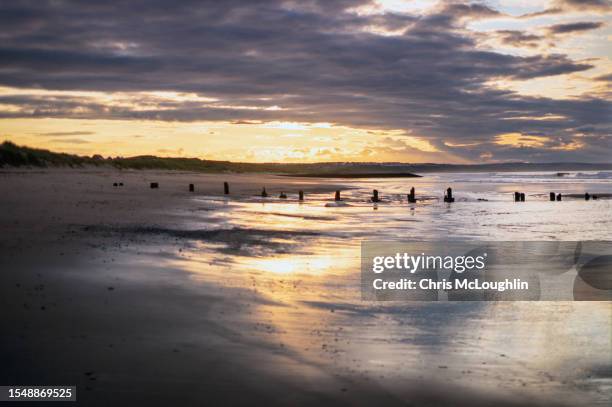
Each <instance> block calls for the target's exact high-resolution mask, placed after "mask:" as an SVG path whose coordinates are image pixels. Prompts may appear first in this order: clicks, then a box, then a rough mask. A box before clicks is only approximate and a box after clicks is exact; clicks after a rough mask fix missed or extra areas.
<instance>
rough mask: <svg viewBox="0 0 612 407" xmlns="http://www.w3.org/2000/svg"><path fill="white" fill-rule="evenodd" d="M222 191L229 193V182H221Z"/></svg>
mask: <svg viewBox="0 0 612 407" xmlns="http://www.w3.org/2000/svg"><path fill="white" fill-rule="evenodd" d="M223 193H224V194H225V195H229V184H228V183H227V182H224V183H223Z"/></svg>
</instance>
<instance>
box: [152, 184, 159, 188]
mask: <svg viewBox="0 0 612 407" xmlns="http://www.w3.org/2000/svg"><path fill="white" fill-rule="evenodd" d="M156 188H159V184H158V183H157V182H151V189H156Z"/></svg>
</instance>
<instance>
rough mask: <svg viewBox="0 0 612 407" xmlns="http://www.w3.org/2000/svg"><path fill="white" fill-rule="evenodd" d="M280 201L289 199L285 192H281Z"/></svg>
mask: <svg viewBox="0 0 612 407" xmlns="http://www.w3.org/2000/svg"><path fill="white" fill-rule="evenodd" d="M278 197H279V198H280V199H287V195H285V193H284V192H282V191H281V193H280V195H279V196H278Z"/></svg>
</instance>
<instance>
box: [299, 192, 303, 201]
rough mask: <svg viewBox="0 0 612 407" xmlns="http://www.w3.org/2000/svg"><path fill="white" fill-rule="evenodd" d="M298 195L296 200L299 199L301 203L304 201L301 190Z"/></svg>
mask: <svg viewBox="0 0 612 407" xmlns="http://www.w3.org/2000/svg"><path fill="white" fill-rule="evenodd" d="M298 195H299V198H298V199H299V200H300V201H303V200H304V191H302V190H301V189H300V191H299V192H298Z"/></svg>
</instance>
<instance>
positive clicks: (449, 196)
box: [444, 187, 455, 203]
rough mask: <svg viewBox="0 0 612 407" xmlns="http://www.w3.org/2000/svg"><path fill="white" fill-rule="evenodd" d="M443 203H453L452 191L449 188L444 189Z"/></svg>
mask: <svg viewBox="0 0 612 407" xmlns="http://www.w3.org/2000/svg"><path fill="white" fill-rule="evenodd" d="M444 202H448V203H451V202H455V198H453V189H452V188H451V187H448V188H447V189H446V195H445V196H444Z"/></svg>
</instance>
